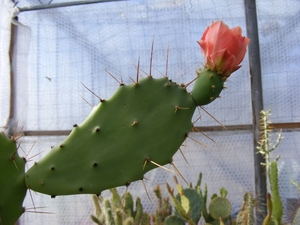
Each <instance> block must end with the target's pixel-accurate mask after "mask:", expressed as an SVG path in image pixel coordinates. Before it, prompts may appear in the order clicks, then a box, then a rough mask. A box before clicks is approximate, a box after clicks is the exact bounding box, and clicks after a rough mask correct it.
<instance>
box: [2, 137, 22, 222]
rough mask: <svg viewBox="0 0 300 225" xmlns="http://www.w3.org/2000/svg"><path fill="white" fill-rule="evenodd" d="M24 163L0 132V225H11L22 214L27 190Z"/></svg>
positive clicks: (15, 146) (11, 143) (15, 149)
mask: <svg viewBox="0 0 300 225" xmlns="http://www.w3.org/2000/svg"><path fill="white" fill-rule="evenodd" d="M24 166H25V161H24V160H23V159H22V158H20V157H19V155H18V152H17V145H16V142H15V141H14V139H13V140H11V139H9V138H8V137H6V135H5V134H4V133H2V132H0V184H1V185H0V224H1V225H10V224H11V225H12V224H14V223H15V222H16V221H17V219H18V218H19V217H20V216H21V215H22V213H23V212H24V208H23V207H22V203H23V199H24V197H25V194H26V191H27V188H26V186H25V181H24V174H25V171H24Z"/></svg>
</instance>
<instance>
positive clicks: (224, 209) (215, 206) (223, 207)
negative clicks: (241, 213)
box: [209, 197, 232, 219]
mask: <svg viewBox="0 0 300 225" xmlns="http://www.w3.org/2000/svg"><path fill="white" fill-rule="evenodd" d="M231 208H232V206H231V203H230V201H229V200H228V199H227V198H224V197H216V198H214V199H212V200H211V202H210V204H209V214H210V215H211V217H212V218H214V219H219V217H221V218H222V219H226V218H228V217H229V216H230V213H231Z"/></svg>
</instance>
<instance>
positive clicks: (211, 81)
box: [192, 70, 224, 105]
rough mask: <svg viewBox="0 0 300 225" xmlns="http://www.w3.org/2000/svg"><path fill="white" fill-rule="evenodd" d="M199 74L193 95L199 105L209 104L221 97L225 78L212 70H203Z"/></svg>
mask: <svg viewBox="0 0 300 225" xmlns="http://www.w3.org/2000/svg"><path fill="white" fill-rule="evenodd" d="M197 74H198V78H197V79H196V81H195V83H194V87H193V91H192V97H193V98H194V100H195V102H196V103H197V105H207V104H209V103H211V102H212V101H214V100H215V99H216V98H218V97H219V95H220V93H221V91H222V90H223V89H224V80H223V79H222V77H221V76H220V75H219V74H217V72H213V71H211V70H202V71H199V72H197Z"/></svg>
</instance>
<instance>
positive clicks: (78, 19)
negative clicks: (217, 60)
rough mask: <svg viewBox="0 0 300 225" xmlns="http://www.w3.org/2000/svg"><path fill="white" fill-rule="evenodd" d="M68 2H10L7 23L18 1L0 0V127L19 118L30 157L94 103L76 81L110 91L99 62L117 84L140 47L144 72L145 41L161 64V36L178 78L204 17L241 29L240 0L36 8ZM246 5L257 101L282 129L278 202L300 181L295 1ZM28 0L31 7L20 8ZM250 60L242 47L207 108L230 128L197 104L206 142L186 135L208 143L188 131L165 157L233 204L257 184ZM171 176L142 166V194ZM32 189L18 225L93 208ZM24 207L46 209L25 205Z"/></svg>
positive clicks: (191, 56)
mask: <svg viewBox="0 0 300 225" xmlns="http://www.w3.org/2000/svg"><path fill="white" fill-rule="evenodd" d="M68 2H70V1H50V2H49V1H42V0H41V1H36V0H32V1H30V0H27V1H19V3H18V4H17V7H18V8H20V9H21V10H20V11H21V12H19V13H18V22H17V21H15V24H17V26H16V27H15V28H14V29H11V26H10V22H7V21H10V18H11V17H12V15H11V14H12V12H14V11H15V12H17V11H18V10H17V8H16V7H14V6H13V3H11V2H10V1H2V3H1V4H2V5H1V7H0V14H1V15H2V16H1V17H2V20H1V27H0V29H1V30H0V35H1V36H0V38H1V42H0V43H1V44H0V50H1V51H0V53H1V55H0V59H1V60H0V71H1V73H0V78H1V83H0V86H1V89H0V103H1V106H0V107H1V108H0V109H1V111H0V116H1V117H0V119H1V121H0V126H1V127H4V126H6V125H7V122H8V121H9V124H8V125H9V126H10V128H11V129H13V128H14V127H15V126H16V124H18V126H19V127H23V126H24V127H23V131H24V136H23V137H22V139H21V144H22V145H21V147H22V149H21V150H20V153H21V154H22V155H24V156H26V157H27V158H30V157H32V161H31V162H29V163H28V164H29V165H28V167H30V166H31V165H32V163H33V162H34V161H38V160H39V159H40V158H42V157H43V156H44V155H45V154H46V153H47V152H48V151H49V150H50V146H53V145H57V144H59V143H60V142H61V141H62V140H63V139H64V138H65V137H66V135H67V134H68V133H69V132H70V130H71V129H72V125H73V124H80V123H81V122H82V121H83V120H84V119H85V118H86V116H87V115H88V114H89V112H90V111H91V109H92V107H91V106H90V105H89V104H91V105H97V104H98V102H99V99H98V98H97V97H95V96H94V95H93V94H91V92H89V91H88V90H87V89H86V88H85V87H84V86H83V85H82V84H81V83H84V84H85V85H86V86H87V87H89V88H90V89H91V90H93V91H94V92H95V93H96V94H97V95H98V96H100V97H101V98H105V99H107V98H109V97H110V96H111V95H112V94H113V93H114V91H115V90H116V89H117V87H118V83H117V82H116V81H115V80H114V79H113V78H112V77H111V76H109V75H108V73H107V72H106V71H105V70H108V71H109V72H110V73H111V74H113V75H114V76H115V77H117V78H118V79H122V80H123V82H124V83H125V84H126V83H131V82H132V81H131V80H130V77H135V75H136V70H135V68H134V66H133V65H136V64H137V62H138V58H140V65H141V69H142V70H143V71H145V74H146V73H148V72H149V65H150V63H149V62H150V50H151V44H152V41H153V40H154V53H153V68H154V70H153V76H154V77H161V76H163V74H166V52H167V49H168V46H169V55H168V61H169V64H168V71H167V74H168V76H169V77H170V78H171V79H172V80H174V81H176V82H178V83H188V82H190V81H191V80H193V79H194V77H195V70H196V69H197V68H198V67H201V66H203V61H204V59H203V56H202V54H201V51H200V48H199V46H198V44H197V43H196V41H197V40H199V39H200V38H201V36H202V33H203V31H204V30H205V28H206V27H207V26H208V25H209V24H210V23H211V22H212V21H217V20H223V21H224V22H225V23H227V24H228V25H229V26H230V27H233V26H241V27H242V29H243V33H244V34H246V30H247V29H246V28H247V25H246V21H245V8H244V3H243V1H239V0H231V1H226V0H219V1H214V0H203V1H195V0H189V1H185V0H172V1H171V0H167V1H161V0H152V1H150V0H149V1H146V0H142V1H116V2H114V1H111V2H106V3H98V4H86V5H77V6H68V7H55V8H51V9H42V8H47V7H50V6H51V5H55V4H61V3H68ZM48 3H49V4H48ZM75 3H76V1H75ZM256 5H257V19H258V35H259V43H260V44H259V48H260V59H261V73H262V87H263V102H264V105H263V108H264V109H269V108H271V109H272V116H271V120H272V122H274V123H276V124H277V126H278V127H279V128H280V127H281V128H283V131H284V132H283V136H284V139H283V140H282V142H281V144H280V146H279V147H278V149H277V150H276V151H275V152H274V155H273V157H276V156H277V155H280V156H281V158H280V160H279V169H280V171H279V173H280V194H281V196H282V197H283V200H284V203H285V206H286V207H287V205H288V200H289V199H295V198H298V197H299V196H298V193H297V190H296V188H295V187H294V186H293V185H292V184H291V182H290V180H291V179H293V180H295V181H297V182H300V168H299V167H300V149H299V146H300V138H299V137H300V134H299V128H300V100H299V96H300V88H299V87H298V85H299V83H300V77H299V72H300V67H299V65H300V13H299V12H300V4H299V1H296V0H285V1H272V0H264V1H261V0H258V1H256ZM34 6H37V9H36V10H22V9H29V8H28V7H34ZM12 30H13V33H11V31H12ZM11 37H12V40H11V41H12V48H11V49H9V45H8V44H7V43H9V39H10V38H11ZM9 51H10V52H11V53H12V54H11V57H12V58H11V60H12V63H11V68H10V61H9V54H8V53H9ZM248 62H249V60H248V58H247V57H245V59H244V61H243V62H242V68H241V69H240V70H238V71H237V72H235V73H234V74H232V76H231V77H230V78H229V80H228V82H226V87H227V89H226V90H225V91H224V92H223V93H222V98H221V99H219V100H216V101H215V102H214V103H212V104H210V105H208V106H207V107H205V110H207V111H208V112H209V113H210V114H211V115H213V116H214V117H215V118H216V119H217V120H218V121H220V122H221V123H222V124H224V125H225V126H228V127H232V128H231V129H229V130H224V129H220V126H219V124H218V123H217V122H216V121H215V120H214V119H213V118H212V117H211V116H210V115H208V114H207V113H206V112H205V111H204V110H199V111H198V113H197V115H195V117H194V120H197V119H198V117H199V116H201V119H200V120H198V121H197V122H196V124H195V126H199V127H203V130H207V132H205V134H206V135H208V136H209V137H210V138H211V139H213V140H214V142H213V141H211V140H210V139H208V138H207V137H205V136H204V135H202V134H201V133H199V132H194V133H192V134H191V137H192V138H193V139H195V140H197V141H199V142H201V143H203V144H204V145H206V146H208V147H209V148H204V147H203V146H201V145H199V144H197V143H196V142H195V141H193V140H192V139H188V140H187V141H186V142H185V143H184V147H182V149H181V150H182V151H183V153H184V155H185V157H186V158H187V161H188V163H189V164H187V163H186V162H185V160H184V158H183V157H182V155H181V154H180V153H177V154H176V155H175V157H174V163H175V165H176V166H177V167H178V169H179V170H180V171H181V173H182V174H183V176H184V177H185V179H186V180H187V181H188V182H196V181H197V178H198V174H199V172H202V173H203V182H204V183H207V185H208V190H209V195H212V194H213V193H215V192H217V193H218V192H219V189H220V188H221V187H225V188H226V189H227V190H228V192H229V194H228V198H229V199H230V200H231V201H232V202H233V211H234V212H235V211H237V210H238V209H239V207H240V206H241V204H242V199H243V194H244V193H245V192H248V191H250V192H253V193H255V174H254V173H255V170H254V155H255V154H254V151H255V145H254V143H253V132H252V129H251V125H252V118H253V113H252V106H253V104H255V103H253V102H252V99H251V77H250V72H249V63H248ZM10 70H11V71H12V73H10ZM11 74H13V78H12V80H11V78H10V76H11ZM10 82H12V85H10ZM10 87H11V88H10ZM190 88H191V87H190ZM83 99H84V100H83ZM87 102H88V103H89V104H88V103H87ZM9 116H12V118H11V119H10V120H9ZM275 133H276V132H274V134H275ZM275 138H276V136H275ZM38 153H40V154H38ZM37 154H38V155H37ZM35 155H37V156H35ZM33 156H35V157H33ZM173 175H174V174H172V173H170V172H167V171H164V170H163V169H160V168H158V169H155V170H153V171H151V172H149V173H147V174H146V178H147V179H148V180H146V181H145V186H146V188H147V190H148V192H149V194H150V197H151V198H152V199H154V193H153V191H152V190H153V189H154V188H155V187H156V186H157V185H161V187H162V189H163V193H164V196H165V197H167V196H168V194H167V192H166V188H165V183H166V182H168V183H170V184H173V185H174V182H173ZM180 182H181V183H182V184H184V181H183V180H180ZM128 190H129V191H130V192H131V193H133V195H134V196H135V197H136V196H140V197H142V202H143V205H144V210H145V211H149V212H153V210H154V209H155V207H156V202H155V201H154V202H151V201H149V200H148V197H147V195H146V192H145V189H144V185H143V183H142V182H135V183H133V184H131V185H130V186H129V187H128ZM125 191H126V188H125V187H122V188H120V192H121V193H124V192H125ZM103 194H104V195H106V194H107V193H103ZM31 195H32V198H33V199H34V203H33V202H32V198H31V196H30V195H29V194H28V196H27V197H26V200H25V203H24V206H25V207H26V208H27V211H28V212H26V213H25V214H24V215H23V216H22V217H21V218H20V221H19V222H20V224H24V225H25V224H30V225H34V224H44V225H48V224H49V225H50V224H51V225H52V224H92V221H91V220H90V215H91V214H92V213H93V212H94V208H93V204H92V198H91V196H89V195H87V196H86V195H82V196H80V195H77V196H66V197H57V198H55V199H51V198H50V197H49V196H46V195H43V194H39V193H34V192H32V193H31ZM33 204H34V205H33ZM34 207H36V208H37V211H42V212H44V213H34V212H33V211H34V209H33V208H34ZM39 207H43V208H39Z"/></svg>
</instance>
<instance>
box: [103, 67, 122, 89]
mask: <svg viewBox="0 0 300 225" xmlns="http://www.w3.org/2000/svg"><path fill="white" fill-rule="evenodd" d="M105 71H106V72H107V73H108V74H109V75H110V76H111V77H112V78H113V79H114V80H115V81H117V82H118V83H119V84H120V86H124V83H123V82H122V81H119V80H118V79H117V78H115V76H114V75H112V74H111V73H110V72H109V71H108V70H107V69H105Z"/></svg>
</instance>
